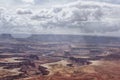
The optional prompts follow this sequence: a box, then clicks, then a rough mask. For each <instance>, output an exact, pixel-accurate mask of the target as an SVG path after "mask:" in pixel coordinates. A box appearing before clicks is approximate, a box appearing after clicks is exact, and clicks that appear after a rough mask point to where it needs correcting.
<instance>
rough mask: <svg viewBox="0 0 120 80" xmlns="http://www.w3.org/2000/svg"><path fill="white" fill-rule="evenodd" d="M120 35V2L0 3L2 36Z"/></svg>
mask: <svg viewBox="0 0 120 80" xmlns="http://www.w3.org/2000/svg"><path fill="white" fill-rule="evenodd" d="M1 33H11V34H12V33H14V34H15V33H17V34H18V33H19V34H20V33H22V34H23V33H27V34H90V35H108V36H119V35H118V34H120V0H0V34H1Z"/></svg>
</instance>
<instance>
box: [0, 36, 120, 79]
mask: <svg viewBox="0 0 120 80" xmlns="http://www.w3.org/2000/svg"><path fill="white" fill-rule="evenodd" d="M119 63H120V38H118V37H104V36H99V37H97V36H82V35H32V36H31V37H28V38H14V37H13V36H11V35H10V34H1V35H0V80H119V79H120V65H119Z"/></svg>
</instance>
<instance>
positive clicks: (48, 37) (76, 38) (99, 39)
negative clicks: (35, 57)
mask: <svg viewBox="0 0 120 80" xmlns="http://www.w3.org/2000/svg"><path fill="white" fill-rule="evenodd" d="M21 35H24V34H21ZM18 36H19V35H18ZM6 39H7V40H17V41H29V42H38V41H40V42H86V43H111V42H120V38H119V37H105V36H89V35H57V34H56V35H55V34H54V35H52V34H40V35H38V34H37V35H35V34H34V35H31V36H30V37H27V38H14V37H13V36H12V35H11V34H1V35H0V40H6Z"/></svg>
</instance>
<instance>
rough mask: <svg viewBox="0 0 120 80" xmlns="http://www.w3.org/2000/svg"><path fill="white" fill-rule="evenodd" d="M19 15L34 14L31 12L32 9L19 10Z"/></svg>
mask: <svg viewBox="0 0 120 80" xmlns="http://www.w3.org/2000/svg"><path fill="white" fill-rule="evenodd" d="M17 14H19V15H25V14H32V10H30V9H17Z"/></svg>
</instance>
